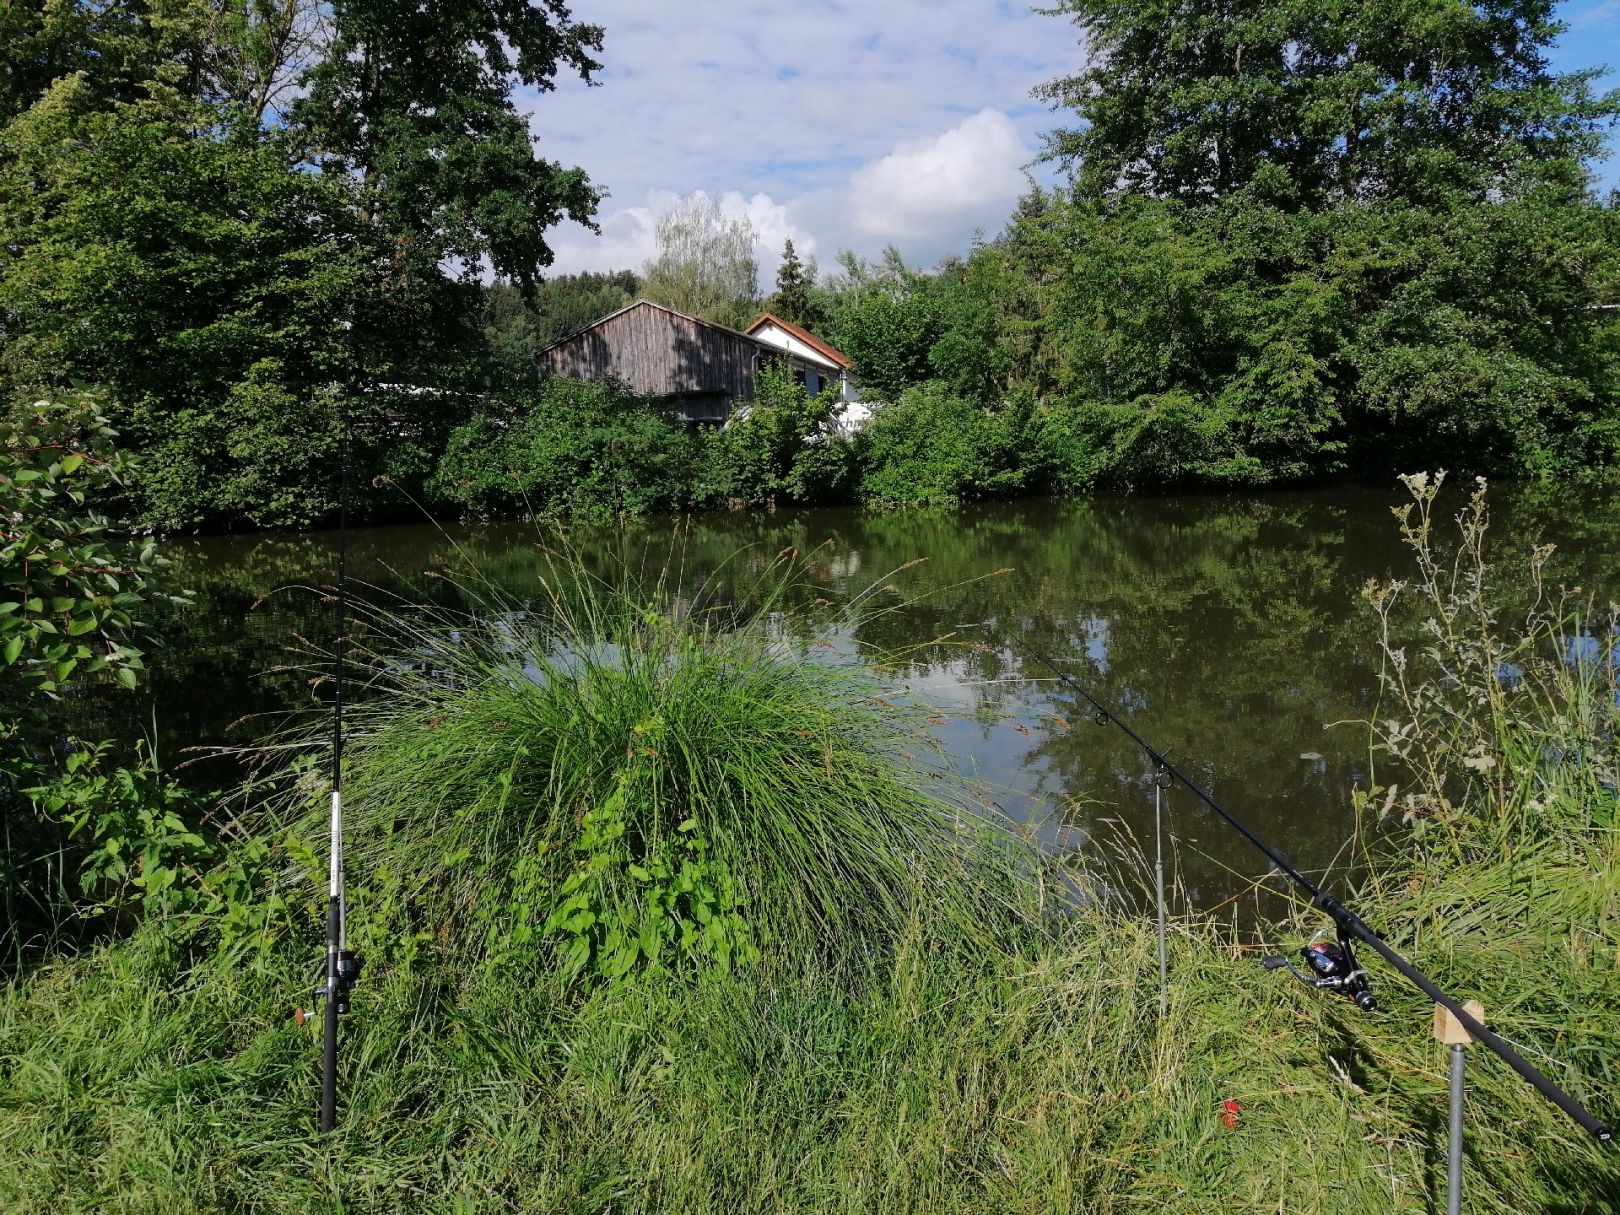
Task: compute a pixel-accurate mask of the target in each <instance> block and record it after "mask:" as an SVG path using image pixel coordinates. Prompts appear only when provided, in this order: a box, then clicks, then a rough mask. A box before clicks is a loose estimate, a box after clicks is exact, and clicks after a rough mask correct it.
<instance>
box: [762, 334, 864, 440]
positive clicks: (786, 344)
mask: <svg viewBox="0 0 1620 1215" xmlns="http://www.w3.org/2000/svg"><path fill="white" fill-rule="evenodd" d="M749 336H750V337H755V338H758V339H759V340H760V341H762V342H769V343H770V344H771V345H772V346H777V347H780V348H781V349H782V350H784V351H786V352H787V353H788V354H789V355H791V356H792V357H793V360H794V361H795V363H796V364H797V365H799V366H803V367H805V368H807V369H808V370H809V371H810V372H811V374H813V375H815V377H816V379H815V380H814V381H813V382H811V381H809V380H808V379H807V381H806V387H808V388H810V390H811V391H812V392H819V391H821V390H822V389H823V388H825V387H826V386H828V385H829V384H836V385H837V386H838V399H839V400H841V401H844V402H846V403H848V404H851V405H853V404H856V403H858V402H859V401H860V399H861V389H860V385H859V384H857V383H856V382H855V381H854V380H853V379H852V378H851V377H850V374H849V372H847V371H845V370H844V369H843V368H841V367H839V365H838V364H837V363H835V362H833V361H832V360H831V359H829V358H828V357H827V356H826V355H824V354H822V353H821V351H819V350H817V349H816V348H815V347H814V346H811V345H809V344H808V343H806V342H804V341H802V340H801V339H799V338H796V337H794V336H793V335H792V334H791V333H789V332H787V331H786V330H785V329H781V328H778V327H777V326H775V325H772V324H770V323H768V322H767V323H766V324H764V325H761V326H760V327H759V328H758V329H756V330H754V331H753V332H752V333H751V334H749ZM862 416H863V417H864V416H865V415H864V413H863V415H862Z"/></svg>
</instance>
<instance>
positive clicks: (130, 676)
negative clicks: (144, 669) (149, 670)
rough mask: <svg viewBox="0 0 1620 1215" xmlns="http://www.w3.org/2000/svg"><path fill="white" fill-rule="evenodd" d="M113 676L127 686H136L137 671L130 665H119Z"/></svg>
mask: <svg viewBox="0 0 1620 1215" xmlns="http://www.w3.org/2000/svg"><path fill="white" fill-rule="evenodd" d="M113 678H114V679H116V680H117V681H118V682H119V683H121V684H123V685H124V686H125V687H126V688H133V687H134V686H135V672H134V671H132V670H130V669H129V668H128V667H119V668H118V669H117V670H116V671H114V672H113Z"/></svg>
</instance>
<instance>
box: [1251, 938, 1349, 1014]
mask: <svg viewBox="0 0 1620 1215" xmlns="http://www.w3.org/2000/svg"><path fill="white" fill-rule="evenodd" d="M1299 955H1300V957H1301V958H1303V959H1304V961H1305V966H1306V968H1307V969H1308V970H1309V971H1310V972H1311V973H1310V974H1306V973H1304V972H1302V971H1301V970H1300V969H1299V968H1298V967H1296V966H1295V965H1294V964H1293V963H1292V962H1290V961H1289V960H1288V958H1287V956H1286V955H1284V954H1272V955H1270V956H1269V957H1266V958H1262V959H1261V964H1262V965H1263V966H1264V967H1265V968H1266V969H1267V970H1276V969H1278V968H1279V967H1283V966H1286V967H1288V969H1289V972H1290V973H1292V974H1293V976H1294V977H1295V978H1296V979H1298V980H1299V981H1300V982H1301V983H1305V984H1308V985H1309V986H1311V987H1316V988H1320V989H1321V990H1324V991H1336V992H1339V993H1340V994H1342V995H1343V996H1344V998H1345V999H1347V1000H1349V1001H1350V1002H1351V1003H1352V1004H1354V1005H1355V1006H1356V1007H1357V1008H1359V1009H1360V1010H1361V1011H1362V1012H1367V1013H1370V1012H1376V1011H1377V1010H1378V1000H1377V998H1376V997H1375V996H1374V995H1373V994H1372V984H1371V983H1370V982H1369V981H1368V979H1367V972H1366V971H1365V970H1363V969H1361V963H1360V962H1358V961H1357V960H1356V949H1355V946H1354V945H1352V944H1351V943H1350V937H1349V936H1348V934H1346V933H1345V931H1344V929H1343V928H1340V929H1339V939H1338V942H1337V943H1335V942H1333V941H1314V942H1312V943H1311V944H1309V945H1306V946H1305V947H1304V948H1303V949H1301V950H1300V951H1299Z"/></svg>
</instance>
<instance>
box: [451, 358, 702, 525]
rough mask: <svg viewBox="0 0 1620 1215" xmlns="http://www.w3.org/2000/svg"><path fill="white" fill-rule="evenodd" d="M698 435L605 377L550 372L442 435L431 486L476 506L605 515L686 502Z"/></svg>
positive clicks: (489, 510) (493, 510)
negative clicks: (442, 449) (587, 378)
mask: <svg viewBox="0 0 1620 1215" xmlns="http://www.w3.org/2000/svg"><path fill="white" fill-rule="evenodd" d="M697 457H698V440H697V439H696V438H695V437H694V436H693V435H692V433H691V432H690V431H689V430H688V429H687V428H686V426H685V425H684V424H682V423H681V422H680V421H679V420H678V419H677V418H676V417H675V416H674V415H673V414H672V413H670V412H669V411H668V410H667V409H665V408H663V407H661V406H660V405H658V404H657V403H656V402H655V401H654V400H653V399H652V398H650V397H643V396H640V395H638V394H636V393H634V392H632V391H631V390H630V389H628V388H626V387H625V386H624V385H622V384H619V383H615V382H614V381H611V380H595V381H583V380H568V379H552V380H548V381H547V382H546V383H545V384H544V385H542V387H540V388H539V389H537V390H535V391H534V392H532V393H520V394H514V396H513V397H512V399H511V400H509V401H504V402H501V403H498V404H497V403H490V404H489V405H487V406H486V407H485V408H484V409H482V410H481V411H480V412H479V413H478V414H477V416H475V417H474V418H473V419H472V420H471V421H469V422H467V423H466V424H465V425H463V426H460V427H458V428H457V429H456V430H455V431H454V432H453V433H452V434H451V436H450V442H449V445H448V447H447V448H446V450H445V453H444V456H443V458H442V459H441V460H440V461H439V467H438V471H437V472H436V473H435V474H434V475H433V477H432V479H431V480H430V482H429V490H430V492H431V493H433V494H434V495H436V496H437V497H438V498H440V499H441V500H443V501H445V502H448V503H451V504H453V505H455V506H457V507H460V508H461V509H463V510H466V511H470V512H472V513H475V514H526V515H552V516H573V517H577V518H585V519H611V518H616V517H619V516H624V515H645V514H655V513H658V512H662V511H677V510H681V509H683V508H685V507H686V506H688V505H690V504H691V502H692V495H693V492H694V485H695V484H696V476H695V474H696V471H697Z"/></svg>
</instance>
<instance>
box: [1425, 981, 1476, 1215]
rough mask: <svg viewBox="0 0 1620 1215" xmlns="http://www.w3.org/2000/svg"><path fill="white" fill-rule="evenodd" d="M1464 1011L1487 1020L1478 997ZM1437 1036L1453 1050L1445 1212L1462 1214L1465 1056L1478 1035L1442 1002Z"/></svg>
mask: <svg viewBox="0 0 1620 1215" xmlns="http://www.w3.org/2000/svg"><path fill="white" fill-rule="evenodd" d="M1463 1011H1464V1012H1465V1013H1467V1014H1468V1015H1469V1016H1470V1017H1472V1018H1474V1020H1476V1021H1478V1022H1479V1023H1480V1024H1481V1025H1483V1024H1485V1006H1484V1005H1483V1004H1481V1003H1480V1002H1479V1001H1478V1000H1470V1001H1468V1003H1466V1004H1464V1005H1463ZM1434 1040H1435V1041H1436V1042H1438V1043H1440V1044H1441V1045H1442V1046H1447V1047H1450V1048H1451V1049H1450V1054H1451V1135H1450V1140H1449V1142H1448V1143H1447V1144H1446V1147H1447V1161H1446V1215H1462V1166H1463V1152H1462V1149H1463V1143H1462V1140H1463V1059H1464V1057H1465V1056H1466V1055H1467V1053H1468V1045H1469V1043H1471V1042H1477V1041H1478V1039H1477V1038H1475V1037H1474V1035H1473V1034H1471V1033H1469V1032H1468V1028H1467V1027H1466V1026H1465V1025H1463V1023H1462V1022H1461V1021H1459V1020H1458V1019H1457V1015H1456V1014H1455V1013H1453V1012H1452V1011H1451V1010H1450V1009H1449V1008H1447V1007H1445V1006H1444V1005H1443V1004H1436V1005H1435V1006H1434Z"/></svg>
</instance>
